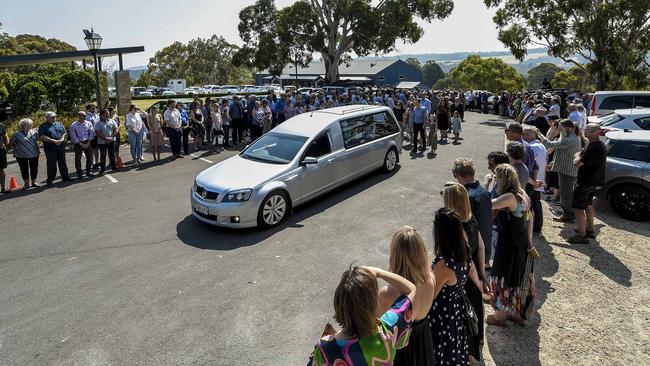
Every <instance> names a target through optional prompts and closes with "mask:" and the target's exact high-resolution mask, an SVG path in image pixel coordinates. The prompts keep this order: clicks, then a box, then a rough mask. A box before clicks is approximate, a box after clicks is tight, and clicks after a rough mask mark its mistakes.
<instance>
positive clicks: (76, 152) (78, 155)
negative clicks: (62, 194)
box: [74, 144, 93, 177]
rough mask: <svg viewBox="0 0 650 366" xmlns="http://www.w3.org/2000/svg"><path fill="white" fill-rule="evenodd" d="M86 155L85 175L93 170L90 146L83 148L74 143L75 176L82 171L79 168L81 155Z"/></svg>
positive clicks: (81, 173) (80, 174)
mask: <svg viewBox="0 0 650 366" xmlns="http://www.w3.org/2000/svg"><path fill="white" fill-rule="evenodd" d="M82 155H86V175H90V173H91V172H92V170H93V150H92V149H91V147H90V146H88V148H87V149H84V148H83V147H81V145H79V144H75V145H74V167H75V169H76V170H77V176H79V177H81V176H82V175H83V171H82V170H81V156H82Z"/></svg>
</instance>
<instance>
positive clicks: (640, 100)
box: [589, 90, 650, 116]
mask: <svg viewBox="0 0 650 366" xmlns="http://www.w3.org/2000/svg"><path fill="white" fill-rule="evenodd" d="M631 108H650V91H619V90H617V91H598V92H596V93H595V94H594V96H593V97H592V98H591V111H590V113H589V114H590V115H591V116H602V115H605V114H608V113H612V112H614V111H615V110H617V109H631Z"/></svg>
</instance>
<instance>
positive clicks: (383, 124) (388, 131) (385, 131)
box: [373, 112, 399, 137]
mask: <svg viewBox="0 0 650 366" xmlns="http://www.w3.org/2000/svg"><path fill="white" fill-rule="evenodd" d="M373 119H374V120H375V133H376V134H377V135H378V137H384V136H388V135H392V134H394V133H398V132H399V127H397V122H395V119H393V116H391V114H390V113H388V112H383V113H377V114H375V115H374V116H373Z"/></svg>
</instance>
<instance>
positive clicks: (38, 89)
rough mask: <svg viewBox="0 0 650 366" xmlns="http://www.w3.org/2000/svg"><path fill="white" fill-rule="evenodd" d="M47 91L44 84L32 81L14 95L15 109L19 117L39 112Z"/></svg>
mask: <svg viewBox="0 0 650 366" xmlns="http://www.w3.org/2000/svg"><path fill="white" fill-rule="evenodd" d="M46 94H47V90H46V89H45V87H44V86H43V84H41V83H39V82H37V81H31V82H28V83H27V84H24V85H23V86H21V87H20V89H18V90H17V91H16V93H14V94H13V95H12V99H13V100H14V104H13V109H14V111H15V112H16V114H17V115H26V114H30V113H34V112H36V111H38V109H39V108H40V106H41V103H42V102H43V100H44V99H45V95H46Z"/></svg>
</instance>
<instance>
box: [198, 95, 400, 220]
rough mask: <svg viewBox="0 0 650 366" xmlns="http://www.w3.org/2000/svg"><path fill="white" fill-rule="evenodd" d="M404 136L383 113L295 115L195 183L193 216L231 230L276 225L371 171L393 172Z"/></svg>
mask: <svg viewBox="0 0 650 366" xmlns="http://www.w3.org/2000/svg"><path fill="white" fill-rule="evenodd" d="M401 150H402V133H401V130H400V127H399V124H398V123H397V122H396V120H395V116H394V115H393V112H392V111H391V110H390V109H389V108H387V107H380V106H365V105H352V106H344V107H337V108H330V109H325V110H319V111H315V112H308V113H303V114H300V115H297V116H295V117H293V118H291V119H289V120H287V121H286V122H284V123H282V124H281V125H279V126H277V127H276V128H274V129H273V130H271V131H269V132H268V133H266V134H265V135H263V136H262V137H260V138H259V139H257V140H256V141H254V142H253V143H252V144H251V145H250V146H248V147H247V148H246V149H245V150H244V151H242V152H241V153H240V154H239V155H237V156H233V157H231V158H229V159H226V160H224V161H222V162H221V163H218V164H216V165H214V166H212V167H210V168H208V169H206V170H204V171H202V172H201V173H199V174H198V175H197V176H196V179H195V182H194V186H193V187H192V189H191V191H190V203H191V207H192V214H193V215H194V217H196V218H197V219H199V220H201V221H203V222H205V223H208V224H211V225H216V226H223V227H230V228H246V227H255V226H259V227H264V228H269V227H273V226H277V225H279V224H280V223H281V222H282V221H283V220H284V219H285V218H286V217H287V216H288V214H289V213H290V212H291V208H293V207H296V206H298V205H301V204H303V203H305V202H307V201H309V200H310V199H312V198H315V197H317V196H319V195H321V194H323V193H325V192H327V191H330V190H332V189H334V188H335V187H338V186H340V185H342V184H344V183H346V182H349V181H351V180H353V179H355V178H358V177H360V176H362V175H364V174H367V173H370V172H372V171H375V170H377V169H382V170H383V171H385V172H386V173H390V172H393V171H394V170H395V168H396V166H397V163H398V162H399V154H400V153H401Z"/></svg>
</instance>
